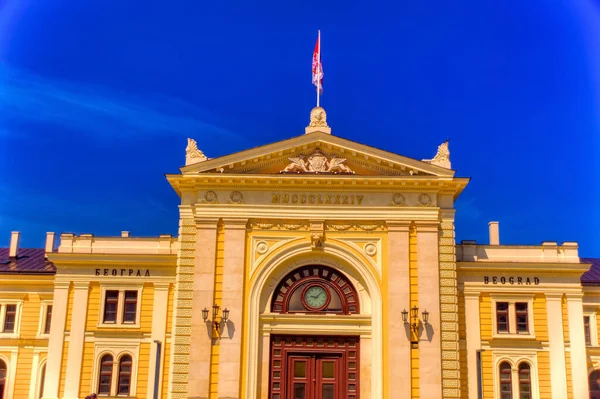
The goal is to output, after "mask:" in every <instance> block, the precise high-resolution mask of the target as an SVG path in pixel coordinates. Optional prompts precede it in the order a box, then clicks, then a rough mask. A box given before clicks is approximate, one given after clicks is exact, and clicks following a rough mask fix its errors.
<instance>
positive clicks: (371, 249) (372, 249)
mask: <svg viewBox="0 0 600 399" xmlns="http://www.w3.org/2000/svg"><path fill="white" fill-rule="evenodd" d="M365 253H366V254H367V255H369V256H373V255H375V254H376V253H377V246H376V245H375V244H367V245H365Z"/></svg>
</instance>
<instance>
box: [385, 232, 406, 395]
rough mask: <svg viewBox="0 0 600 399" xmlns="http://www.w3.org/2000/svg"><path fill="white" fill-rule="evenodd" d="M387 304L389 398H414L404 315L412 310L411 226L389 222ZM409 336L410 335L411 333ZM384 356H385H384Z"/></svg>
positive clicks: (386, 378)
mask: <svg viewBox="0 0 600 399" xmlns="http://www.w3.org/2000/svg"><path fill="white" fill-rule="evenodd" d="M386 223H387V227H388V248H389V249H388V267H387V277H386V278H384V281H385V282H386V284H387V287H386V291H387V296H388V297H387V300H385V299H384V303H386V305H384V306H386V307H387V309H386V311H385V319H384V323H385V326H386V327H384V329H383V331H384V334H387V340H386V341H387V342H386V347H387V351H386V352H385V353H387V362H386V367H385V370H386V376H385V380H386V381H387V383H386V388H387V389H386V391H385V392H386V397H387V398H390V399H391V398H394V397H406V398H410V397H411V373H410V369H411V363H410V355H411V352H410V336H407V334H406V329H405V326H404V322H403V321H402V311H403V310H404V309H406V308H410V278H409V237H408V233H409V228H410V222H405V221H388V222H386ZM409 334H410V332H409ZM384 356H385V354H384Z"/></svg>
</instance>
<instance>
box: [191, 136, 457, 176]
mask: <svg viewBox="0 0 600 399" xmlns="http://www.w3.org/2000/svg"><path fill="white" fill-rule="evenodd" d="M181 172H182V173H183V174H184V175H190V174H192V175H193V174H213V173H219V174H236V175H237V174H267V175H279V174H299V175H304V176H310V175H323V174H331V175H356V176H410V175H416V176H432V177H433V176H439V177H453V176H454V171H453V170H451V169H446V168H443V167H440V166H436V165H432V164H430V163H428V162H423V161H419V160H416V159H412V158H408V157H404V156H402V155H398V154H394V153H391V152H388V151H384V150H380V149H378V148H374V147H370V146H367V145H364V144H360V143H357V142H354V141H350V140H347V139H343V138H341V137H337V136H332V135H330V134H326V133H321V132H315V133H310V134H305V135H302V136H298V137H294V138H291V139H288V140H283V141H279V142H276V143H272V144H267V145H264V146H260V147H256V148H252V149H249V150H245V151H241V152H237V153H234V154H229V155H225V156H222V157H218V158H214V159H208V160H204V161H201V162H197V163H194V164H191V165H188V166H184V167H183V168H181Z"/></svg>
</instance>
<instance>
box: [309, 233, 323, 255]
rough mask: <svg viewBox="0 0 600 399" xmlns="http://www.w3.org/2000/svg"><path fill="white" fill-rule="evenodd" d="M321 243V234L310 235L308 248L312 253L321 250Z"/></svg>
mask: <svg viewBox="0 0 600 399" xmlns="http://www.w3.org/2000/svg"><path fill="white" fill-rule="evenodd" d="M323 241H325V238H324V237H323V233H313V234H311V235H310V246H311V248H312V249H313V251H315V250H318V249H321V248H323Z"/></svg>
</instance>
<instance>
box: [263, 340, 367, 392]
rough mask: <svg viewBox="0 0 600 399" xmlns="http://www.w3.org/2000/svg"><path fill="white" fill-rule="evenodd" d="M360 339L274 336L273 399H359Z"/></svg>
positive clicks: (271, 373)
mask: <svg viewBox="0 0 600 399" xmlns="http://www.w3.org/2000/svg"><path fill="white" fill-rule="evenodd" d="M358 349H359V342H358V337H339V338H338V337H322V338H321V337H297V336H273V337H272V339H271V368H270V389H269V391H270V392H269V398H270V399H359V394H358V384H359V378H358V374H359V373H358V370H359V367H358V363H359V359H358V356H357V353H358Z"/></svg>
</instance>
